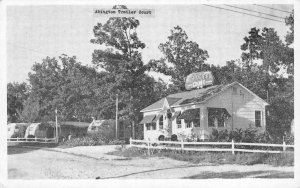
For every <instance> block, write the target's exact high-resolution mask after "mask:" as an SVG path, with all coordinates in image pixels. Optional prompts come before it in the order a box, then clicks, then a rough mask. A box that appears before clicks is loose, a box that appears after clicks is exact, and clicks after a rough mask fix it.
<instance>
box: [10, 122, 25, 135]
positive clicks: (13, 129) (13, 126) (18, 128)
mask: <svg viewBox="0 0 300 188" xmlns="http://www.w3.org/2000/svg"><path fill="white" fill-rule="evenodd" d="M28 126H29V123H10V124H8V125H7V138H17V137H18V138H24V136H25V132H26V129H27V127H28Z"/></svg>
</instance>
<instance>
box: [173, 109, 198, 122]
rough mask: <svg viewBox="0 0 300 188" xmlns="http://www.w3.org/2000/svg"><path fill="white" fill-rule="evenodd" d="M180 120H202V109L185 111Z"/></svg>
mask: <svg viewBox="0 0 300 188" xmlns="http://www.w3.org/2000/svg"><path fill="white" fill-rule="evenodd" d="M178 119H184V120H194V119H200V109H199V108H194V109H188V110H185V111H183V112H182V113H181V115H180V116H179V117H178Z"/></svg>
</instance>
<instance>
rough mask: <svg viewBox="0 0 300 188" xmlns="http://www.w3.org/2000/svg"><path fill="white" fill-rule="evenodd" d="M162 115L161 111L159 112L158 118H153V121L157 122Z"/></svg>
mask: <svg viewBox="0 0 300 188" xmlns="http://www.w3.org/2000/svg"><path fill="white" fill-rule="evenodd" d="M161 116H162V114H161V113H159V114H157V116H156V118H155V119H154V120H153V122H157V121H158V120H159V118H160V117H161Z"/></svg>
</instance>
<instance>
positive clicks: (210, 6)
mask: <svg viewBox="0 0 300 188" xmlns="http://www.w3.org/2000/svg"><path fill="white" fill-rule="evenodd" d="M202 5H204V6H208V7H213V8H217V9H222V10H226V11H231V12H235V13H239V14H245V15H248V16H254V17H257V18H263V19H266V20H272V21H275V22H281V23H285V22H283V21H280V20H275V19H272V18H267V17H262V16H257V15H254V14H248V13H245V12H239V11H235V10H231V9H226V8H222V7H216V6H212V5H207V4H202Z"/></svg>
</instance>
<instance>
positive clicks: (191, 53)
mask: <svg viewBox="0 0 300 188" xmlns="http://www.w3.org/2000/svg"><path fill="white" fill-rule="evenodd" d="M158 48H159V49H160V51H161V52H162V53H163V55H164V57H163V58H161V59H160V60H150V62H149V65H150V66H151V67H152V69H153V70H154V71H157V72H161V73H163V74H165V75H169V76H171V81H172V82H173V84H174V87H176V88H177V90H184V81H185V78H186V76H187V75H189V74H190V73H192V72H198V71H202V70H203V69H204V65H205V64H204V62H205V60H207V58H208V57H209V56H208V53H207V51H206V50H202V49H201V48H200V47H199V45H198V44H197V43H196V42H193V41H189V40H188V35H187V34H186V32H185V31H184V30H183V29H182V28H181V27H179V26H176V27H174V29H172V30H171V35H170V36H169V37H168V41H167V42H165V43H161V44H160V45H159V47H158ZM168 64H171V65H170V66H168Z"/></svg>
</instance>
